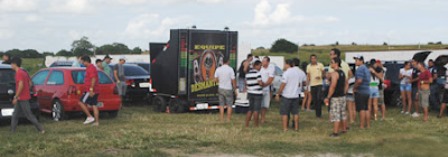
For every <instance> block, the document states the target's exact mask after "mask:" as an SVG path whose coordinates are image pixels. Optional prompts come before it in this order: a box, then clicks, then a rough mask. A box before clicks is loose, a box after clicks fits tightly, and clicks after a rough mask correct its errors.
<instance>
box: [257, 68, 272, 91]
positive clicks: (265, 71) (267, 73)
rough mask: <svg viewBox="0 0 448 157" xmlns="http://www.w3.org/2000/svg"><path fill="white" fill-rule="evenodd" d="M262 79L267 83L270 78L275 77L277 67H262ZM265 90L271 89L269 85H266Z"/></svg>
mask: <svg viewBox="0 0 448 157" xmlns="http://www.w3.org/2000/svg"><path fill="white" fill-rule="evenodd" d="M260 74H261V80H262V81H263V83H267V82H268V80H269V78H271V77H272V78H274V77H275V67H274V66H273V65H269V66H268V67H267V68H264V67H261V69H260ZM263 91H265V92H266V91H270V89H269V86H267V87H264V88H263Z"/></svg>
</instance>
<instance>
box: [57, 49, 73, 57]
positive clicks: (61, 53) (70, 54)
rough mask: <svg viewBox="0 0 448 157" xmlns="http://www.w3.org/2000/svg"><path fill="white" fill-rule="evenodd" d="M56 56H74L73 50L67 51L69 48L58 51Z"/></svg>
mask: <svg viewBox="0 0 448 157" xmlns="http://www.w3.org/2000/svg"><path fill="white" fill-rule="evenodd" d="M56 56H67V57H70V56H73V53H72V52H71V51H67V50H60V51H58V52H57V53H56Z"/></svg>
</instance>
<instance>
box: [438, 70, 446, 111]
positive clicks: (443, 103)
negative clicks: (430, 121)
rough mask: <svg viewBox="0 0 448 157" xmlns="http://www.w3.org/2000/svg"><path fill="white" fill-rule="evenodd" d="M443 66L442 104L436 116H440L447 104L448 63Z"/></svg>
mask: <svg viewBox="0 0 448 157" xmlns="http://www.w3.org/2000/svg"><path fill="white" fill-rule="evenodd" d="M445 68H446V69H447V70H446V71H445V85H444V87H445V91H444V92H443V98H442V104H441V106H440V113H439V115H438V116H437V117H438V118H442V116H443V114H444V112H445V108H446V106H447V105H448V64H446V65H445Z"/></svg>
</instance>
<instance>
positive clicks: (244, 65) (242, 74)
mask: <svg viewBox="0 0 448 157" xmlns="http://www.w3.org/2000/svg"><path fill="white" fill-rule="evenodd" d="M253 59H254V57H253V55H252V54H248V55H247V59H246V60H244V61H243V62H241V66H240V69H239V70H238V89H239V91H240V92H246V73H247V72H248V71H249V69H250V66H251V63H252V60H253Z"/></svg>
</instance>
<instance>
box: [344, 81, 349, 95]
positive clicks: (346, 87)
mask: <svg viewBox="0 0 448 157" xmlns="http://www.w3.org/2000/svg"><path fill="white" fill-rule="evenodd" d="M348 86H349V85H348V79H345V90H344V91H345V94H347V93H348Z"/></svg>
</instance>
